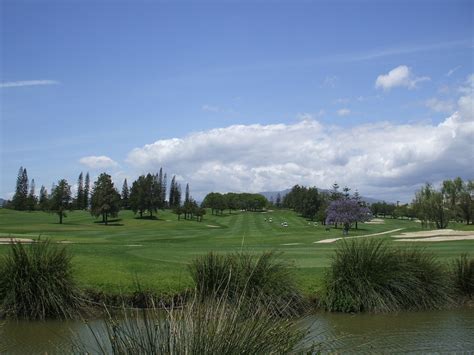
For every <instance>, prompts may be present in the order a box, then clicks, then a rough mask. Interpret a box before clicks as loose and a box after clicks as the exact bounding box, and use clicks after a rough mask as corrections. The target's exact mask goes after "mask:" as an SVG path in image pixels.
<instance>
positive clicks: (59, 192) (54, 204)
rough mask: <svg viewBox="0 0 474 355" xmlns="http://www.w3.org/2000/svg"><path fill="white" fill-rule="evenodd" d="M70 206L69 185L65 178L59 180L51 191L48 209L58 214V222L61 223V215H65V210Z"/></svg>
mask: <svg viewBox="0 0 474 355" xmlns="http://www.w3.org/2000/svg"><path fill="white" fill-rule="evenodd" d="M71 208H72V205H71V187H70V186H69V184H68V183H67V181H66V180H65V179H62V180H59V182H58V184H57V185H56V186H55V187H54V188H53V190H52V192H51V198H50V200H49V203H48V209H49V211H50V212H52V213H56V214H57V215H58V217H59V223H60V224H62V223H63V217H67V215H66V211H67V210H70V209H71Z"/></svg>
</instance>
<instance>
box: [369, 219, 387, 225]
mask: <svg viewBox="0 0 474 355" xmlns="http://www.w3.org/2000/svg"><path fill="white" fill-rule="evenodd" d="M365 224H385V221H384V220H383V219H380V218H373V219H371V220H370V221H368V222H365Z"/></svg>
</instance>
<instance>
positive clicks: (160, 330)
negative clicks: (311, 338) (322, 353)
mask: <svg viewBox="0 0 474 355" xmlns="http://www.w3.org/2000/svg"><path fill="white" fill-rule="evenodd" d="M259 303H260V302H257V304H259ZM123 315H124V316H122V317H116V316H115V317H114V316H109V317H108V318H107V319H106V320H104V321H102V323H101V324H100V325H95V326H90V327H89V329H90V331H91V333H92V338H93V341H92V344H91V341H84V339H80V338H79V339H77V340H76V341H75V345H74V348H75V351H76V352H81V353H89V354H91V353H94V354H270V353H290V352H292V351H294V350H297V348H298V347H300V346H302V345H301V344H302V340H303V338H304V337H305V335H306V334H307V333H308V329H307V328H302V327H301V326H300V324H299V323H298V322H297V321H295V320H288V319H283V318H278V317H275V316H273V315H272V314H270V313H268V311H267V309H266V308H262V307H258V308H257V309H255V310H254V312H253V313H252V314H249V313H248V312H247V307H246V304H245V303H244V302H237V303H232V304H230V303H228V301H227V298H226V297H225V296H221V297H215V298H214V299H213V300H207V301H205V302H202V300H201V299H200V297H198V296H197V295H196V296H195V297H194V298H192V299H191V301H190V302H188V303H186V305H185V306H184V308H183V309H179V308H175V307H170V308H167V309H165V310H160V309H158V308H157V307H154V306H153V307H150V308H145V309H141V310H136V311H133V312H132V313H130V312H127V311H126V310H124V312H123Z"/></svg>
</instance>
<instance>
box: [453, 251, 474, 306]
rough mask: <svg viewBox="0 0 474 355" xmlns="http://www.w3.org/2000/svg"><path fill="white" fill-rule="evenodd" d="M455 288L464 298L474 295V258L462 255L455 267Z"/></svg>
mask: <svg viewBox="0 0 474 355" xmlns="http://www.w3.org/2000/svg"><path fill="white" fill-rule="evenodd" d="M453 274H454V286H455V288H456V291H457V292H458V293H459V294H460V295H462V296H468V297H472V296H473V295H474V258H470V257H469V256H468V255H467V254H462V255H461V256H460V257H459V258H458V259H456V260H455V261H454V265H453Z"/></svg>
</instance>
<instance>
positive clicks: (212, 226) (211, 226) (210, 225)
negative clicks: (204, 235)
mask: <svg viewBox="0 0 474 355" xmlns="http://www.w3.org/2000/svg"><path fill="white" fill-rule="evenodd" d="M206 227H209V228H220V227H219V226H214V225H212V224H206Z"/></svg>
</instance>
